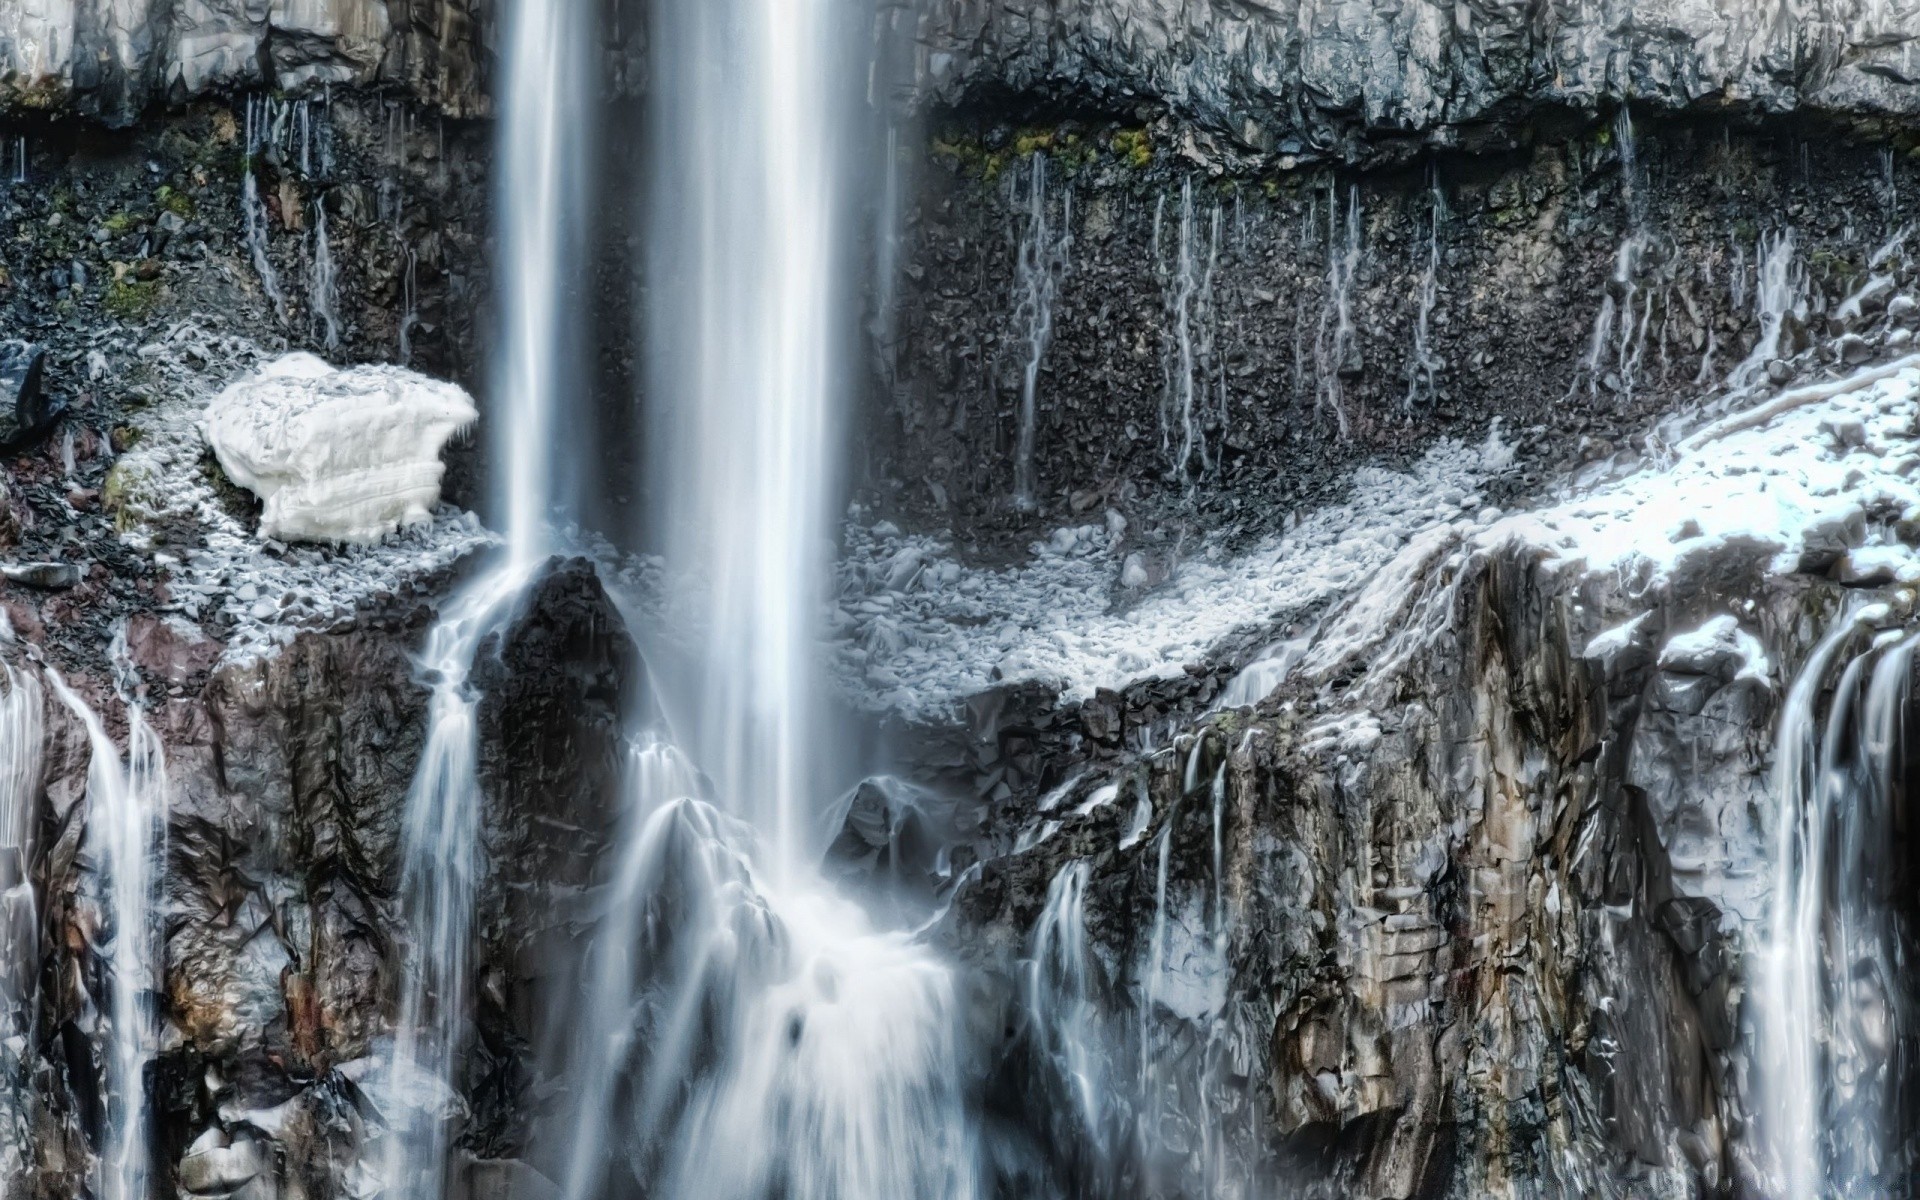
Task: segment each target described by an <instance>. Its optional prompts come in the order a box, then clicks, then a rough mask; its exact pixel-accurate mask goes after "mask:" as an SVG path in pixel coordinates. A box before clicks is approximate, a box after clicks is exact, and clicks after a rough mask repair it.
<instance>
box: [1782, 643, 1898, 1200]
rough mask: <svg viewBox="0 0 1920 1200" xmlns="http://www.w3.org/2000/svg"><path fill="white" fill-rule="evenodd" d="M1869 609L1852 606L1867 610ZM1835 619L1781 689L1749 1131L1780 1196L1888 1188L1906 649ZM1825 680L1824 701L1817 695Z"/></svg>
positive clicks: (1893, 1171) (1863, 1193)
mask: <svg viewBox="0 0 1920 1200" xmlns="http://www.w3.org/2000/svg"><path fill="white" fill-rule="evenodd" d="M1870 615H1871V610H1870V611H1869V612H1866V613H1862V614H1861V616H1862V617H1866V616H1870ZM1862 624H1863V622H1862V621H1860V620H1857V619H1841V620H1839V621H1837V622H1836V623H1835V625H1834V627H1833V629H1832V630H1831V631H1830V632H1829V633H1828V634H1827V636H1826V637H1825V638H1824V639H1823V640H1822V641H1821V643H1820V644H1819V646H1818V647H1817V648H1816V649H1815V650H1814V652H1813V654H1812V656H1811V657H1810V658H1809V659H1808V661H1807V664H1806V666H1805V667H1804V668H1803V669H1802V670H1801V672H1800V676H1799V678H1798V679H1797V680H1795V682H1794V685H1793V687H1792V689H1791V690H1790V691H1789V693H1788V695H1787V698H1786V703H1785V706H1784V708H1783V710H1782V713H1781V719H1780V729H1779V735H1778V740H1777V743H1776V751H1775V754H1776V757H1775V762H1774V773H1773V790H1774V796H1775V801H1776V803H1777V805H1778V809H1777V812H1776V814H1775V818H1774V819H1775V822H1776V827H1775V830H1774V838H1775V863H1774V871H1775V875H1774V892H1773V899H1772V903H1771V906H1770V911H1769V933H1768V938H1767V941H1766V943H1765V945H1764V946H1763V947H1762V949H1761V951H1760V961H1759V963H1758V971H1757V976H1758V981H1759V987H1758V989H1757V990H1756V992H1755V1001H1756V1006H1757V1009H1758V1018H1757V1023H1756V1024H1757V1035H1758V1036H1757V1047H1756V1053H1755V1055H1754V1060H1753V1061H1754V1064H1755V1067H1756V1070H1757V1073H1758V1075H1759V1080H1758V1083H1759V1092H1760V1100H1761V1103H1760V1106H1759V1118H1760V1120H1759V1128H1760V1132H1761V1138H1762V1147H1761V1148H1762V1150H1763V1153H1764V1156H1765V1165H1766V1167H1767V1168H1768V1169H1769V1170H1771V1171H1772V1172H1773V1173H1774V1176H1775V1181H1776V1182H1777V1183H1778V1184H1779V1185H1780V1190H1779V1191H1778V1193H1777V1194H1779V1195H1781V1196H1816V1195H1817V1196H1839V1197H1849V1198H1852V1197H1868V1196H1884V1195H1887V1194H1889V1193H1888V1188H1889V1186H1891V1185H1892V1184H1894V1183H1895V1181H1896V1180H1899V1179H1904V1177H1905V1168H1904V1167H1903V1166H1902V1165H1901V1164H1900V1163H1899V1162H1898V1161H1897V1159H1896V1158H1895V1156H1894V1155H1893V1153H1892V1151H1893V1149H1894V1147H1892V1146H1890V1145H1888V1144H1887V1141H1886V1134H1887V1131H1888V1130H1889V1129H1892V1128H1895V1127H1896V1122H1895V1120H1894V1103H1895V1095H1894V1080H1895V1079H1896V1078H1897V1075H1896V1072H1897V1068H1898V1059H1897V1054H1898V1045H1899V1042H1900V1033H1901V1017H1902V1016H1903V1011H1904V1009H1905V1008H1906V1007H1907V999H1906V989H1905V986H1904V985H1903V983H1902V980H1903V978H1904V977H1905V974H1906V967H1905V964H1904V962H1903V961H1902V958H1901V953H1900V949H1899V947H1900V939H1899V937H1898V932H1899V931H1898V929H1897V920H1896V917H1895V915H1894V913H1893V910H1892V901H1893V898H1894V897H1895V896H1896V895H1897V894H1899V891H1900V890H1901V889H1903V888H1905V887H1910V886H1911V884H1910V883H1909V882H1903V881H1902V880H1901V879H1900V878H1899V875H1898V872H1899V864H1898V860H1897V853H1898V852H1897V850H1896V848H1895V838H1896V823H1895V807H1896V804H1898V803H1899V802H1901V801H1902V798H1903V797H1902V789H1903V786H1904V782H1903V780H1902V778H1901V775H1902V773H1903V772H1904V769H1905V764H1906V756H1907V754H1908V752H1909V751H1908V747H1907V743H1906V728H1907V724H1908V721H1909V714H1908V704H1909V693H1910V690H1911V686H1912V678H1913V666H1914V651H1915V648H1916V645H1920V639H1916V637H1914V636H1911V635H1909V636H1906V637H1904V638H1902V637H1901V636H1900V635H1899V634H1897V633H1883V634H1881V635H1879V636H1878V637H1875V638H1874V639H1873V640H1872V642H1871V644H1870V645H1868V647H1867V648H1866V649H1865V650H1864V651H1863V652H1860V653H1856V654H1854V655H1853V657H1851V659H1848V660H1847V661H1846V664H1845V666H1844V667H1843V668H1841V669H1840V672H1839V676H1838V679H1837V680H1836V679H1835V678H1834V669H1835V665H1836V664H1837V663H1839V662H1840V661H1841V660H1842V658H1843V656H1844V655H1845V653H1846V651H1847V650H1848V648H1849V647H1850V646H1852V645H1854V644H1856V643H1858V642H1859V641H1860V640H1861V639H1862V637H1863V632H1862ZM1829 687H1831V698H1830V700H1827V702H1826V705H1825V710H1824V711H1822V701H1823V699H1825V698H1826V696H1827V693H1828V689H1829Z"/></svg>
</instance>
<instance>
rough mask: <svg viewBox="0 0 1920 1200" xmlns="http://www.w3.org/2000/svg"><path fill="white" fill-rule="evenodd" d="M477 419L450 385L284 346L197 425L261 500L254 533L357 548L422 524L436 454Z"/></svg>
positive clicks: (435, 482) (437, 472) (232, 474)
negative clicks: (340, 363) (343, 364)
mask: <svg viewBox="0 0 1920 1200" xmlns="http://www.w3.org/2000/svg"><path fill="white" fill-rule="evenodd" d="M478 415H479V414H478V413H477V412H476V410H475V409H474V406H473V400H472V398H471V397H469V396H468V395H467V393H466V392H465V391H463V390H461V389H460V388H459V387H458V386H457V385H455V384H451V383H445V382H442V381H440V380H436V379H429V378H427V377H426V376H424V375H419V374H416V373H415V372H412V371H408V370H404V369H402V368H400V367H390V366H362V367H350V368H347V369H345V370H340V369H336V368H335V367H332V366H330V365H328V364H327V363H326V362H324V361H322V360H321V359H319V358H316V357H315V356H313V355H311V354H306V353H295V354H288V355H285V356H283V357H281V358H279V359H276V360H274V361H273V362H271V363H269V364H267V365H266V366H265V367H262V368H261V369H260V370H258V371H256V372H254V373H253V374H251V375H248V376H246V377H244V378H242V379H240V380H238V381H236V382H234V383H232V384H230V385H228V387H227V388H226V390H224V391H222V392H221V393H220V394H219V395H218V396H216V397H214V399H213V402H212V403H211V404H209V405H208V406H207V412H206V415H205V416H204V417H203V418H202V419H201V431H202V433H203V434H204V435H205V437H206V440H207V444H208V445H209V446H211V447H212V448H213V452H214V455H215V457H217V458H218V459H219V460H220V466H221V469H222V470H224V471H225V472H226V473H227V477H228V478H229V479H231V480H233V482H235V483H237V484H239V485H240V486H241V487H244V488H246V489H247V490H248V491H250V492H252V493H253V494H254V495H256V496H258V497H259V498H260V500H261V503H262V505H263V509H262V511H261V514H260V536H261V537H263V538H278V539H280V540H282V541H308V542H362V543H364V542H377V541H379V540H380V539H381V538H383V537H385V536H386V535H388V534H390V533H392V532H394V531H395V530H397V529H399V528H400V527H401V526H403V525H422V524H426V523H427V522H429V521H431V520H432V519H433V507H434V505H435V504H437V503H439V500H440V480H441V477H442V476H443V475H444V474H445V472H446V466H445V464H443V463H442V462H441V461H440V451H441V449H442V448H443V447H444V446H445V445H446V444H447V440H448V439H449V438H451V437H452V436H453V435H454V434H456V433H458V432H460V431H461V430H463V429H465V428H467V427H468V426H469V425H471V424H473V422H474V420H475V419H476V418H477V417H478Z"/></svg>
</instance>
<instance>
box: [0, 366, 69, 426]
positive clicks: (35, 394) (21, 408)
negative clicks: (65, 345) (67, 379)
mask: <svg viewBox="0 0 1920 1200" xmlns="http://www.w3.org/2000/svg"><path fill="white" fill-rule="evenodd" d="M46 366H47V351H46V348H45V347H43V346H38V345H35V344H33V343H31V342H21V341H5V342H0V451H7V452H12V451H16V450H22V449H25V448H26V447H27V446H28V445H30V444H31V443H32V442H33V441H34V440H35V439H36V438H39V437H41V436H42V435H44V434H45V433H46V432H47V431H48V430H50V429H52V428H53V424H54V422H55V421H58V420H59V419H60V414H61V413H62V412H64V411H66V407H67V406H66V401H64V400H61V399H57V398H55V397H53V396H49V395H48V394H47V392H46Z"/></svg>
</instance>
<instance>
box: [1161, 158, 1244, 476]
mask: <svg viewBox="0 0 1920 1200" xmlns="http://www.w3.org/2000/svg"><path fill="white" fill-rule="evenodd" d="M1165 216H1166V197H1165V196H1162V197H1161V198H1160V200H1159V201H1158V207H1157V208H1156V209H1155V211H1154V220H1153V260H1154V267H1155V271H1156V272H1157V273H1158V275H1159V277H1160V291H1161V305H1162V308H1163V310H1164V312H1165V316H1166V324H1165V325H1164V326H1163V328H1162V332H1161V335H1160V340H1161V350H1160V366H1161V373H1162V384H1161V399H1160V442H1161V451H1162V453H1164V454H1165V455H1166V456H1167V464H1168V466H1169V467H1171V468H1172V470H1173V472H1174V474H1175V475H1176V476H1178V477H1179V478H1182V479H1186V478H1189V477H1190V476H1191V475H1192V474H1194V473H1197V472H1206V471H1210V470H1211V469H1212V468H1213V461H1214V460H1213V457H1212V455H1211V452H1210V451H1209V449H1208V447H1207V434H1206V427H1207V422H1208V420H1209V418H1215V419H1217V420H1218V421H1219V423H1220V424H1221V425H1222V426H1223V427H1224V424H1225V421H1226V416H1227V414H1226V377H1225V375H1224V373H1222V372H1220V371H1219V370H1218V364H1216V363H1215V361H1214V353H1213V335H1214V287H1213V275H1214V270H1215V268H1216V267H1217V266H1218V265H1219V260H1220V232H1221V226H1222V219H1221V212H1220V206H1219V205H1217V204H1216V205H1214V206H1213V208H1212V210H1211V215H1210V216H1209V218H1208V221H1207V232H1206V234H1205V237H1204V242H1203V239H1202V234H1201V233H1200V229H1199V223H1198V222H1199V218H1198V215H1197V213H1196V210H1195V208H1194V202H1193V177H1192V176H1188V177H1187V178H1186V179H1184V180H1182V181H1181V184H1180V216H1179V221H1178V222H1177V223H1176V225H1175V228H1174V235H1173V245H1172V247H1171V248H1168V246H1167V245H1166V242H1167V238H1166V237H1165V235H1164V232H1163V230H1162V228H1161V226H1162V224H1163V222H1164V220H1165ZM1210 394H1211V395H1213V396H1217V398H1218V401H1219V404H1218V408H1217V409H1216V410H1214V411H1209V397H1210Z"/></svg>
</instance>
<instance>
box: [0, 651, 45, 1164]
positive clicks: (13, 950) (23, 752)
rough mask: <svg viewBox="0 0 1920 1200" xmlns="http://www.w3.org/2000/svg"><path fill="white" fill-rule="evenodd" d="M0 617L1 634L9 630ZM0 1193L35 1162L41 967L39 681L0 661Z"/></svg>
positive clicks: (25, 672) (40, 731) (28, 673)
mask: <svg viewBox="0 0 1920 1200" xmlns="http://www.w3.org/2000/svg"><path fill="white" fill-rule="evenodd" d="M7 632H8V631H7V629H6V628H5V625H4V622H0V635H5V634H6V633H7ZM0 684H4V688H3V689H0V1120H4V1121H5V1123H6V1129H5V1132H4V1133H0V1145H3V1146H4V1147H5V1155H6V1157H5V1158H3V1159H0V1197H9V1196H12V1195H13V1194H14V1183H15V1181H16V1180H17V1179H18V1178H19V1177H20V1175H21V1173H22V1172H23V1171H25V1170H26V1169H27V1168H28V1167H29V1166H31V1165H32V1164H31V1163H30V1162H27V1161H23V1159H22V1158H21V1157H20V1153H19V1152H20V1151H23V1150H27V1149H28V1148H30V1147H31V1146H32V1145H33V1138H32V1136H31V1130H32V1120H33V1110H32V1106H33V1101H32V1076H31V1070H32V1051H31V1049H30V1047H32V1046H33V1044H34V1029H35V1026H36V1024H37V1022H36V1021H35V1019H34V1018H35V1015H36V1014H35V1009H36V1007H37V1005H36V1003H35V1000H36V995H35V993H36V990H37V989H36V980H37V979H38V978H39V969H40V939H39V935H38V919H37V914H36V913H35V911H34V901H33V881H32V878H31V873H32V864H33V849H34V848H33V826H34V815H35V814H34V805H35V803H36V801H37V800H38V799H39V794H40V754H41V740H42V737H43V733H44V731H43V730H42V728H41V724H42V721H41V709H40V705H41V696H40V685H39V684H38V683H37V682H36V681H35V679H34V677H33V675H32V674H31V673H30V672H28V671H26V670H24V669H23V670H18V671H16V670H15V669H14V668H13V667H11V666H9V665H7V664H6V663H4V662H0Z"/></svg>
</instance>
